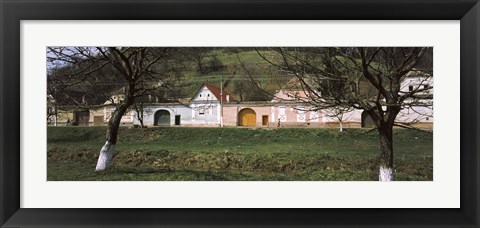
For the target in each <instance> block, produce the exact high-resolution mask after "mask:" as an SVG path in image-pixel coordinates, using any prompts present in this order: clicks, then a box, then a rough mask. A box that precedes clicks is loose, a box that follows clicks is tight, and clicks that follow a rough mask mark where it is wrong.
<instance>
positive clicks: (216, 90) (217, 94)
mask: <svg viewBox="0 0 480 228" xmlns="http://www.w3.org/2000/svg"><path fill="white" fill-rule="evenodd" d="M203 87H206V88H207V89H208V90H210V92H212V94H213V95H214V96H215V97H216V98H217V100H218V101H220V92H221V91H220V89H219V88H217V87H215V86H212V85H210V84H208V83H206V82H205V83H203V84H202V86H200V88H199V89H198V90H197V93H195V94H198V91H200V90H201V89H202V88H203ZM227 96H228V100H227ZM222 98H223V102H235V99H233V96H232V95H230V94H229V93H228V92H227V91H225V90H223V97H222Z"/></svg>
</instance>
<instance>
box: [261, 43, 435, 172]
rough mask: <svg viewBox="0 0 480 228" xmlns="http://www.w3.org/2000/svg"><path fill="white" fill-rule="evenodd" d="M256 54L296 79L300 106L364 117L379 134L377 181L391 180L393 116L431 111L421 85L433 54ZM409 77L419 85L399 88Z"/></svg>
mask: <svg viewBox="0 0 480 228" xmlns="http://www.w3.org/2000/svg"><path fill="white" fill-rule="evenodd" d="M272 51H273V52H274V53H275V54H274V55H272V54H271V53H272ZM258 53H259V54H260V55H261V56H262V57H263V58H264V59H265V60H266V61H268V62H269V63H270V64H272V65H274V66H276V67H277V68H278V69H280V70H282V71H284V72H287V73H289V74H292V75H294V76H295V77H296V78H297V80H298V82H299V83H298V86H299V87H301V89H302V90H303V91H304V92H305V94H306V96H303V97H301V98H300V99H301V100H302V101H303V102H305V103H309V104H312V105H314V106H316V107H318V108H319V109H327V110H328V109H338V110H346V109H347V110H348V109H350V108H353V109H360V110H363V111H365V112H366V113H368V115H369V116H370V117H371V118H372V119H373V122H374V123H375V127H376V129H377V131H378V133H379V134H378V135H379V144H380V164H379V166H380V167H379V169H380V174H379V180H380V181H391V180H393V126H394V125H396V124H397V123H396V117H397V115H398V114H399V113H400V112H401V111H402V109H406V108H412V107H419V106H422V107H431V105H432V102H431V100H432V99H433V96H432V94H433V93H431V91H432V90H433V86H432V84H431V83H423V82H429V81H430V80H432V77H433V76H432V69H433V66H432V61H431V59H432V55H433V50H432V48H429V47H411V48H409V47H399V48H397V47H368V48H365V47H358V48H335V47H331V48H275V49H271V50H270V51H269V52H268V54H265V53H264V52H262V51H258ZM413 76H416V77H418V78H422V79H421V80H422V81H423V82H421V83H417V84H415V85H412V87H410V88H409V89H408V90H405V89H403V88H402V82H403V81H404V80H405V79H406V78H408V77H413ZM419 114H423V113H419Z"/></svg>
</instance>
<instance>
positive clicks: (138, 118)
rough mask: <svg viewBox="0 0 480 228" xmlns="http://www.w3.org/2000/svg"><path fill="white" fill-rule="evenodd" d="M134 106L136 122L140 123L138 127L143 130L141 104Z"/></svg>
mask: <svg viewBox="0 0 480 228" xmlns="http://www.w3.org/2000/svg"><path fill="white" fill-rule="evenodd" d="M138 105H140V107H139V106H138ZM134 106H135V112H136V113H137V120H138V122H140V127H141V128H145V125H144V124H143V103H140V104H135V105H134Z"/></svg>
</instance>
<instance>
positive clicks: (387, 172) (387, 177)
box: [379, 166, 393, 181]
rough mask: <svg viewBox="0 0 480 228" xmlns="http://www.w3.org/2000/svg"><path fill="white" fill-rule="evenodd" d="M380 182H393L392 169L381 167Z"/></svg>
mask: <svg viewBox="0 0 480 228" xmlns="http://www.w3.org/2000/svg"><path fill="white" fill-rule="evenodd" d="M379 181H393V170H392V168H387V167H384V166H380V175H379Z"/></svg>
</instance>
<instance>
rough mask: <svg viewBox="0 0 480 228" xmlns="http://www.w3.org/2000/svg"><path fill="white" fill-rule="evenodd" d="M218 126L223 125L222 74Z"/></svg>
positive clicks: (221, 77) (221, 78)
mask: <svg viewBox="0 0 480 228" xmlns="http://www.w3.org/2000/svg"><path fill="white" fill-rule="evenodd" d="M220 127H223V75H222V76H220Z"/></svg>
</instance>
